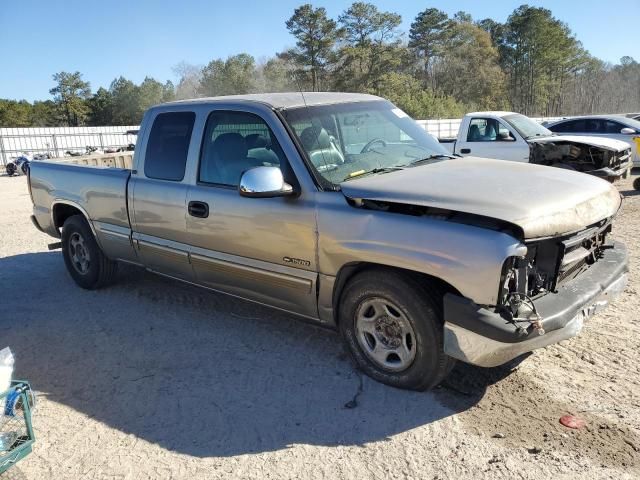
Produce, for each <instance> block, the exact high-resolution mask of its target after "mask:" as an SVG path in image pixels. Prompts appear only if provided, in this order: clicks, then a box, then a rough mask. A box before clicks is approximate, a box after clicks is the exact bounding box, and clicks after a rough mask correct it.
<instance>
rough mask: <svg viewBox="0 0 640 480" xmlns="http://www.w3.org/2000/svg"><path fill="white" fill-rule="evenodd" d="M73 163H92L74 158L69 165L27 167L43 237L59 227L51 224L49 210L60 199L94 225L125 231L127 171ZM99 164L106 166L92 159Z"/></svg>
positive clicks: (48, 163)
mask: <svg viewBox="0 0 640 480" xmlns="http://www.w3.org/2000/svg"><path fill="white" fill-rule="evenodd" d="M129 156H130V154H129ZM93 157H96V156H93ZM97 157H107V156H106V155H105V156H97ZM111 157H112V158H113V157H114V156H113V155H111ZM75 161H78V162H83V161H87V162H89V161H92V160H88V159H85V158H83V157H76V158H74V159H73V160H70V161H66V160H65V161H55V160H53V161H39V162H32V163H31V168H30V173H29V176H30V182H31V192H32V196H33V202H34V205H35V208H34V215H35V217H36V220H37V221H38V223H39V225H41V226H42V227H43V229H44V230H45V231H47V233H53V234H55V236H57V234H58V232H57V228H59V227H60V225H56V224H55V223H56V222H55V218H54V215H53V212H52V210H51V209H52V206H53V205H54V203H56V202H57V201H58V200H60V199H64V202H63V203H65V204H68V205H73V206H75V207H78V208H80V209H82V210H84V212H85V214H86V215H87V216H88V217H89V219H90V220H91V221H92V222H93V223H94V224H95V223H96V222H105V223H108V224H111V225H116V226H119V227H124V228H127V229H128V228H129V216H128V213H127V185H128V182H129V177H130V176H131V170H130V169H127V168H108V167H104V166H99V167H98V166H91V165H88V164H84V165H83V164H75ZM99 162H106V163H107V164H108V163H109V162H108V160H106V159H105V160H102V161H100V160H98V159H96V163H99Z"/></svg>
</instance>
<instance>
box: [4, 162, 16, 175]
mask: <svg viewBox="0 0 640 480" xmlns="http://www.w3.org/2000/svg"><path fill="white" fill-rule="evenodd" d="M5 170H6V171H7V175H9V176H10V177H11V176H12V175H13V174H14V173H16V165H15V163H13V162H9V163H7V166H6V167H5Z"/></svg>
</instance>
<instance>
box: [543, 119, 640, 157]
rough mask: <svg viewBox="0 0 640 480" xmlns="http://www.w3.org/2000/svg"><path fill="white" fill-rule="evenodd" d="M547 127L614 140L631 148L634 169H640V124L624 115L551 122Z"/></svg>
mask: <svg viewBox="0 0 640 480" xmlns="http://www.w3.org/2000/svg"><path fill="white" fill-rule="evenodd" d="M546 127H547V128H548V129H549V130H551V131H552V132H554V133H568V134H571V135H579V136H589V137H603V138H613V139H615V140H620V141H622V142H626V143H627V144H628V145H629V146H630V147H631V152H632V157H631V158H632V162H633V166H634V167H640V122H639V121H638V120H634V119H633V118H628V117H625V116H623V115H593V116H589V117H575V118H567V119H563V120H559V121H557V122H550V123H549V124H547V125H546Z"/></svg>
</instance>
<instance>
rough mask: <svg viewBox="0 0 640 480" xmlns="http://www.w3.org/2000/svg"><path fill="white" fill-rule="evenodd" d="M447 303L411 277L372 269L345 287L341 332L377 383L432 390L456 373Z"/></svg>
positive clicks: (341, 306)
mask: <svg viewBox="0 0 640 480" xmlns="http://www.w3.org/2000/svg"><path fill="white" fill-rule="evenodd" d="M440 305H441V301H440V300H439V298H438V297H437V295H436V294H435V293H434V292H430V291H428V289H427V290H425V288H424V287H423V286H422V285H421V284H420V283H418V282H417V281H415V280H414V279H413V278H411V277H409V276H404V275H401V274H399V273H396V272H393V271H386V270H371V271H365V272H362V273H360V274H357V275H356V276H355V277H354V278H353V279H352V280H351V281H350V282H349V284H348V285H347V286H346V287H345V291H344V293H343V295H342V298H341V302H340V307H339V322H340V331H341V334H342V337H343V339H344V341H345V342H346V344H347V347H348V349H349V351H350V352H351V355H352V357H353V358H354V360H355V362H356V363H357V364H358V366H359V367H360V368H361V369H362V370H363V371H364V372H365V373H366V374H367V375H369V376H370V377H372V378H374V379H375V380H377V381H379V382H382V383H385V384H387V385H391V386H394V387H398V388H404V389H410V390H426V389H428V388H432V387H434V386H436V385H437V384H438V383H440V382H441V381H442V380H443V379H444V378H445V377H446V375H447V374H448V373H449V372H450V371H451V368H453V365H454V363H455V361H454V359H452V358H451V357H449V356H447V355H446V354H445V353H444V351H443V334H442V312H441V306H440Z"/></svg>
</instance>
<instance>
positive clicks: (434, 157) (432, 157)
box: [408, 153, 456, 166]
mask: <svg viewBox="0 0 640 480" xmlns="http://www.w3.org/2000/svg"><path fill="white" fill-rule="evenodd" d="M443 158H456V157H455V156H454V155H449V154H444V153H436V154H433V155H429V156H428V157H424V158H421V159H419V160H414V161H413V162H411V163H409V164H408V165H409V166H413V165H418V164H420V163H425V162H430V161H432V160H441V159H443Z"/></svg>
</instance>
